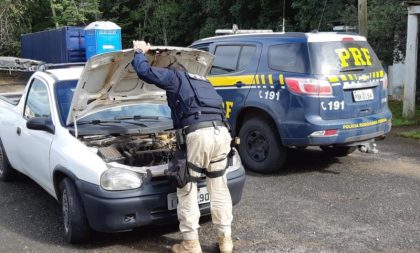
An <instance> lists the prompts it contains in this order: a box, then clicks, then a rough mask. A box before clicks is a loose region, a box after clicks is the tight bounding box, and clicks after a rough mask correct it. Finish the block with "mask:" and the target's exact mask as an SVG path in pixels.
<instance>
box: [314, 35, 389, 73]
mask: <svg viewBox="0 0 420 253" xmlns="http://www.w3.org/2000/svg"><path fill="white" fill-rule="evenodd" d="M309 51H310V55H311V62H312V72H313V73H314V74H322V75H337V74H339V73H343V72H351V71H377V70H380V69H381V65H380V63H379V60H378V57H377V56H376V54H375V52H373V50H372V48H371V47H370V46H369V44H368V43H367V42H366V41H330V42H312V43H309Z"/></svg>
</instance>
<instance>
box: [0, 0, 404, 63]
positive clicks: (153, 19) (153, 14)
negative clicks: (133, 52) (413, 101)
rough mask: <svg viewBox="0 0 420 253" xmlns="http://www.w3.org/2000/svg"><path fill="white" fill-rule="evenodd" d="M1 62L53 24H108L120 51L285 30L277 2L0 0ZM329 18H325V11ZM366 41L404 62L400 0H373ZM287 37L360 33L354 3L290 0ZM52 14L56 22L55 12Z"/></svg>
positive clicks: (389, 58) (352, 0) (389, 57)
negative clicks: (227, 32) (135, 43)
mask: <svg viewBox="0 0 420 253" xmlns="http://www.w3.org/2000/svg"><path fill="white" fill-rule="evenodd" d="M0 1H1V2H0V13H1V14H2V15H1V19H0V39H1V40H0V43H1V44H0V55H19V54H18V52H19V46H20V45H19V44H20V43H19V41H20V36H19V35H20V34H21V33H25V32H36V31H41V30H46V29H50V28H54V27H55V26H56V25H58V26H64V25H86V24H89V23H90V22H92V21H95V20H110V21H113V22H115V23H117V24H118V25H119V26H121V28H122V36H123V46H124V47H125V48H127V47H130V46H131V41H132V40H134V39H146V40H148V41H149V42H151V43H152V44H155V45H157V44H169V45H177V46H187V45H189V44H190V43H191V42H193V41H194V40H197V39H199V38H203V37H208V36H213V35H214V31H215V30H216V29H223V28H224V29H230V28H232V25H233V24H237V25H238V26H239V28H240V29H272V30H274V31H281V30H282V19H283V1H279V0H198V1H188V0H119V1H108V0H0ZM325 3H326V5H325V11H324V4H325ZM368 4H369V5H368V40H369V42H370V44H371V45H372V47H373V48H374V50H375V52H377V54H378V56H379V58H380V59H381V60H382V62H384V63H385V64H392V62H393V59H394V58H395V59H399V58H401V53H399V52H398V50H397V51H394V49H395V48H397V49H399V51H400V52H402V53H404V52H405V51H404V47H405V39H406V16H407V11H406V9H405V7H403V6H402V5H401V3H400V1H397V0H368ZM284 8H285V15H286V17H285V19H286V31H299V32H308V31H312V30H316V29H318V28H319V30H320V31H330V30H332V27H333V24H335V23H339V24H343V25H348V26H357V0H327V1H326V2H325V0H320V1H312V0H293V1H290V0H288V1H286V3H285V6H284ZM54 12H55V14H56V15H55V17H54V16H53V13H54Z"/></svg>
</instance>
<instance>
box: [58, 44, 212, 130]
mask: <svg viewBox="0 0 420 253" xmlns="http://www.w3.org/2000/svg"><path fill="white" fill-rule="evenodd" d="M146 56H147V58H148V59H149V63H150V64H151V65H152V66H155V67H167V66H169V65H170V64H172V63H174V62H179V63H181V64H182V65H183V66H184V67H185V68H186V69H187V70H188V72H189V73H193V74H198V75H201V76H206V75H207V74H208V72H209V70H210V68H211V65H212V63H213V59H214V57H213V55H211V54H209V53H207V52H204V51H200V50H197V49H191V48H182V47H152V48H151V49H150V51H149V52H148V53H147V54H146ZM133 57H134V50H133V49H127V50H122V51H118V52H110V53H105V54H100V55H96V56H93V57H92V58H90V59H89V61H88V62H87V63H86V66H85V68H84V69H83V72H82V74H81V76H80V78H79V81H78V83H77V87H76V89H75V91H74V95H73V99H72V102H71V106H70V111H69V115H68V117H67V121H66V124H67V125H69V124H70V123H72V122H73V121H74V120H78V119H80V118H82V117H84V116H86V115H89V114H92V113H95V112H98V111H102V110H105V109H108V108H111V107H115V106H121V105H129V104H138V103H160V104H163V103H166V93H165V91H164V90H162V89H159V88H158V87H156V86H155V85H153V84H148V83H146V82H143V81H142V80H141V79H139V78H138V77H137V74H136V72H135V71H134V69H133V67H132V66H131V61H132V60H133Z"/></svg>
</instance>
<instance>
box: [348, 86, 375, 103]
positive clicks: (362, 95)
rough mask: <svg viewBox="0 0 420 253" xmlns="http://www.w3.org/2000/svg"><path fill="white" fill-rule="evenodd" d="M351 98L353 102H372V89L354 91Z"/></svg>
mask: <svg viewBox="0 0 420 253" xmlns="http://www.w3.org/2000/svg"><path fill="white" fill-rule="evenodd" d="M353 97H354V101H356V102H359V101H367V100H373V98H374V97H373V90H372V89H366V90H354V91H353Z"/></svg>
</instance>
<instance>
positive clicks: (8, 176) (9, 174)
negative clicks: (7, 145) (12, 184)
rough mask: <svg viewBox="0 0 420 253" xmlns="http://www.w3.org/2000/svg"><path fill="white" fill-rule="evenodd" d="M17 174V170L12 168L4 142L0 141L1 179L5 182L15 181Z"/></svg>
mask: <svg viewBox="0 0 420 253" xmlns="http://www.w3.org/2000/svg"><path fill="white" fill-rule="evenodd" d="M16 176H17V171H16V170H15V169H13V168H12V166H11V165H10V163H9V160H8V159H7V155H6V151H5V150H4V148H3V143H2V142H1V141H0V180H1V181H4V182H9V181H13V180H14V179H15V178H16Z"/></svg>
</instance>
